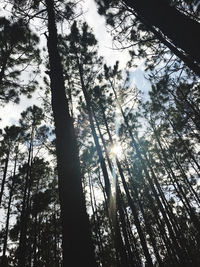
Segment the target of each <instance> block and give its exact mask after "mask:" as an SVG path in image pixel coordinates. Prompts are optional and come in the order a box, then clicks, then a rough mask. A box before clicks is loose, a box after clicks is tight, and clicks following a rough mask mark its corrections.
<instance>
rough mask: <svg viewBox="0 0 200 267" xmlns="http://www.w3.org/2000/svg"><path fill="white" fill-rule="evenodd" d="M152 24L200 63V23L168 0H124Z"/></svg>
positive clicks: (123, 0)
mask: <svg viewBox="0 0 200 267" xmlns="http://www.w3.org/2000/svg"><path fill="white" fill-rule="evenodd" d="M122 2H123V3H124V4H126V5H127V6H128V7H129V8H131V9H133V10H134V11H135V12H136V13H137V14H138V16H139V17H141V18H142V19H144V20H145V21H146V22H147V23H148V24H149V25H150V26H153V27H156V28H158V29H159V30H160V31H161V32H162V33H163V34H164V35H165V36H167V37H168V38H169V39H170V40H171V42H172V43H173V44H174V45H175V46H176V47H178V48H180V49H182V50H183V51H185V53H186V54H188V55H189V56H190V58H191V59H193V60H194V61H196V62H198V63H200V53H199V47H200V24H199V23H198V22H197V21H195V20H192V19H191V18H189V17H188V16H186V15H185V14H183V13H181V12H180V11H178V10H177V9H176V8H174V7H172V6H170V4H169V2H168V1H166V0H134V1H132V0H122Z"/></svg>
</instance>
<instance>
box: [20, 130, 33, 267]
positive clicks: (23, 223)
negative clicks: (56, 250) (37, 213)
mask: <svg viewBox="0 0 200 267" xmlns="http://www.w3.org/2000/svg"><path fill="white" fill-rule="evenodd" d="M33 135H34V127H33V125H32V130H31V138H30V146H29V150H28V161H27V170H26V177H25V185H24V192H23V201H22V211H21V215H20V238H19V248H18V250H19V251H18V267H25V265H26V245H27V244H26V241H27V237H26V234H27V224H28V217H29V214H28V210H27V208H28V206H27V203H28V201H27V192H28V190H30V189H29V186H30V169H31V155H32V147H33Z"/></svg>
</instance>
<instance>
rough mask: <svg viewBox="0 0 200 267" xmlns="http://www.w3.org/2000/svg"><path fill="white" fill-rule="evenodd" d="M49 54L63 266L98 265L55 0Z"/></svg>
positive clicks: (50, 6) (49, 4)
mask: <svg viewBox="0 0 200 267" xmlns="http://www.w3.org/2000/svg"><path fill="white" fill-rule="evenodd" d="M46 6H47V13H48V32H49V37H48V42H47V46H48V52H49V64H50V80H51V94H52V109H53V116H54V122H55V132H56V154H57V169H58V182H59V198H60V205H61V220H62V235H63V245H62V247H63V267H66V266H74V267H76V266H77V267H78V266H80V262H81V264H82V265H83V266H96V262H95V257H94V252H93V245H92V240H91V235H90V227H89V221H88V216H87V213H86V206H85V199H84V195H83V189H82V184H81V173H80V166H79V158H78V151H77V144H76V139H75V133H74V126H73V120H72V118H71V117H70V114H69V109H68V102H67V98H66V94H65V86H64V79H63V68H62V64H61V58H60V55H59V52H58V48H57V44H58V38H57V29H56V24H55V13H54V1H53V0H46Z"/></svg>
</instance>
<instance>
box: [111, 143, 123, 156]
mask: <svg viewBox="0 0 200 267" xmlns="http://www.w3.org/2000/svg"><path fill="white" fill-rule="evenodd" d="M110 152H111V154H113V155H114V156H119V155H121V153H122V149H121V146H120V145H116V144H115V145H113V146H112V147H111V149H110Z"/></svg>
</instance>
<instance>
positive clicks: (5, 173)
mask: <svg viewBox="0 0 200 267" xmlns="http://www.w3.org/2000/svg"><path fill="white" fill-rule="evenodd" d="M9 154H10V152H9V151H8V153H7V155H6V159H5V166H4V171H3V178H2V182H1V192H0V206H1V202H2V197H3V192H4V186H5V182H6V176H7V170H8V162H9Z"/></svg>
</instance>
